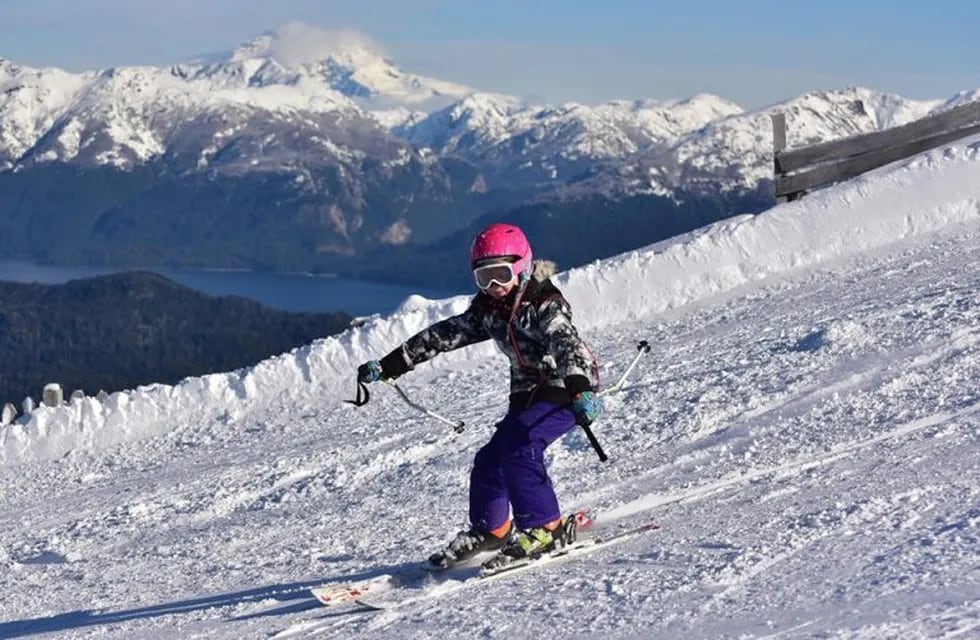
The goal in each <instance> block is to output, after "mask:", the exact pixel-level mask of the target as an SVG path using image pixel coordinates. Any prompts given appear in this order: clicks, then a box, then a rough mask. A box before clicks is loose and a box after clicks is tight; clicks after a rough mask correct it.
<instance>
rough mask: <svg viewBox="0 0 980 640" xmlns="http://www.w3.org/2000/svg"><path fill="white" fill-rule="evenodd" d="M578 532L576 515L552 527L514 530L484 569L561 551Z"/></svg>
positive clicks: (490, 569) (494, 568)
mask: <svg viewBox="0 0 980 640" xmlns="http://www.w3.org/2000/svg"><path fill="white" fill-rule="evenodd" d="M577 533H578V519H577V517H575V516H572V517H568V518H562V519H561V520H559V521H558V524H557V525H556V526H554V527H553V528H550V529H549V528H548V527H547V526H542V527H533V528H531V529H523V530H518V531H514V532H513V533H512V534H511V535H510V537H508V539H507V543H506V544H505V545H504V546H503V547H502V548H501V549H500V551H499V552H498V553H497V555H495V556H494V557H492V558H490V559H489V560H487V561H486V562H484V563H483V569H484V570H485V571H491V572H492V571H497V570H499V569H501V568H503V567H505V566H507V565H508V564H510V563H512V562H514V561H516V560H522V559H531V560H533V559H534V558H537V557H539V556H541V555H544V554H546V553H553V552H555V551H559V550H561V549H563V548H564V547H566V546H568V545H570V544H571V543H573V542H575V540H576V538H577Z"/></svg>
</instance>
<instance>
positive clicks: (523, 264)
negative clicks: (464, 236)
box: [470, 223, 532, 275]
mask: <svg viewBox="0 0 980 640" xmlns="http://www.w3.org/2000/svg"><path fill="white" fill-rule="evenodd" d="M503 257H512V258H515V260H514V262H513V263H512V264H513V265H514V266H513V269H514V272H515V273H520V274H526V275H530V274H531V261H532V257H531V245H530V243H528V241H527V238H526V237H524V232H523V231H521V230H520V228H519V227H515V226H514V225H512V224H503V223H497V224H492V225H490V226H489V227H487V228H486V229H484V230H483V231H481V232H480V233H479V234H477V236H476V237H475V238H473V246H472V247H470V266H471V267H475V266H476V263H477V262H479V261H481V260H486V259H487V258H503Z"/></svg>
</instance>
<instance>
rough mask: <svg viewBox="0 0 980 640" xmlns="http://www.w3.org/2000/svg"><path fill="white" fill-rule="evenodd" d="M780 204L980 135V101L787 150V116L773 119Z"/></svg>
mask: <svg viewBox="0 0 980 640" xmlns="http://www.w3.org/2000/svg"><path fill="white" fill-rule="evenodd" d="M772 129H773V147H774V149H773V150H774V154H773V165H774V167H773V168H774V170H775V182H776V201H777V202H785V201H787V200H796V199H797V198H799V197H801V196H802V195H803V194H805V193H806V192H807V191H809V190H810V189H814V188H816V187H822V186H825V185H828V184H832V183H834V182H840V181H842V180H848V179H850V178H853V177H855V176H858V175H860V174H862V173H865V172H867V171H871V170H872V169H876V168H878V167H881V166H884V165H886V164H889V163H891V162H895V161H896V160H902V159H903V158H909V157H911V156H914V155H916V154H917V153H922V152H923V151H927V150H929V149H934V148H936V147H940V146H942V145H944V144H948V143H950V142H952V141H954V140H958V139H960V138H965V137H966V136H969V135H973V134H977V133H980V101H977V102H970V103H968V104H964V105H960V106H959V107H955V108H953V109H950V110H948V111H943V112H942V113H937V114H934V115H931V116H927V117H925V118H922V119H920V120H916V121H915V122H910V123H909V124H906V125H903V126H901V127H894V128H892V129H886V130H884V131H877V132H875V133H866V134H862V135H857V136H851V137H850V138H843V139H841V140H832V141H830V142H821V143H819V144H813V145H810V146H807V147H800V148H798V149H788V150H787V149H786V114H784V113H774V114H772Z"/></svg>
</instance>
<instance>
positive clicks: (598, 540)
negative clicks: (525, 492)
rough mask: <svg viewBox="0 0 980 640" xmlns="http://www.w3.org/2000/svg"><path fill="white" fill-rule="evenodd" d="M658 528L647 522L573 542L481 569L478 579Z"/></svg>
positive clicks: (545, 561) (572, 555)
mask: <svg viewBox="0 0 980 640" xmlns="http://www.w3.org/2000/svg"><path fill="white" fill-rule="evenodd" d="M659 528H660V525H659V524H657V523H655V522H647V523H645V524H642V525H639V526H637V527H633V528H630V529H625V530H623V531H618V532H616V533H613V534H610V535H606V536H601V535H599V536H592V537H587V538H584V539H581V540H576V541H575V542H573V543H571V544H569V545H566V546H564V547H562V548H561V549H556V550H554V551H550V552H548V553H543V554H541V555H538V556H533V557H530V558H523V559H521V560H515V561H514V562H511V563H509V564H505V565H503V566H502V567H499V568H496V569H482V570H481V571H480V575H479V578H480V579H481V580H488V579H491V578H494V577H495V576H499V575H502V574H508V573H514V572H517V571H522V570H524V569H528V568H531V567H538V566H542V565H545V564H550V563H552V562H556V561H558V560H564V559H566V558H571V557H575V556H581V555H587V554H589V553H592V552H594V551H598V550H599V549H601V548H602V547H607V546H609V545H611V544H616V543H617V542H621V541H623V540H626V539H627V538H632V537H634V536H637V535H639V534H641V533H646V532H647V531H656V530H657V529H659Z"/></svg>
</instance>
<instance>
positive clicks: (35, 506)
mask: <svg viewBox="0 0 980 640" xmlns="http://www.w3.org/2000/svg"><path fill="white" fill-rule="evenodd" d="M978 177H980V139H977V138H974V139H968V140H965V141H963V142H961V143H959V144H955V145H951V146H950V147H947V148H945V149H941V150H937V151H935V152H932V153H929V154H924V155H922V156H919V157H917V158H915V159H912V160H911V161H908V162H904V163H899V164H896V165H892V166H890V167H887V168H884V169H882V170H879V171H877V172H875V173H873V174H869V175H867V176H864V177H862V178H860V179H857V180H854V181H851V182H849V183H847V184H844V185H839V186H837V187H834V188H831V189H827V190H825V191H822V192H819V193H815V194H812V195H811V196H808V197H807V198H805V199H804V200H802V201H799V202H795V203H789V204H786V205H781V206H779V207H776V208H775V209H773V210H771V211H769V212H767V213H764V214H762V215H759V216H755V217H748V216H746V217H739V218H734V219H731V220H727V221H724V222H722V223H719V224H716V225H714V226H712V227H708V228H705V229H702V230H699V231H697V232H695V233H692V234H689V235H687V236H685V237H681V238H675V239H672V240H670V241H668V242H665V243H661V244H659V245H655V246H651V247H648V248H645V249H643V250H640V251H635V252H631V253H628V254H624V255H621V256H618V257H615V258H612V259H609V260H604V261H600V262H597V263H595V264H592V265H588V266H586V267H583V268H580V269H575V270H572V271H570V272H566V273H564V274H562V275H561V276H560V277H559V278H558V281H559V282H558V283H559V286H560V287H561V288H562V289H563V290H564V291H565V292H566V293H567V295H568V297H569V298H570V300H571V301H572V305H573V308H574V310H575V313H576V319H577V322H578V324H579V325H580V326H581V327H582V328H583V331H584V333H585V335H586V337H587V338H588V340H589V341H590V342H591V343H592V345H593V347H594V348H595V350H596V352H597V354H598V356H599V357H600V360H601V361H602V363H603V368H602V375H603V378H604V380H606V381H608V382H612V381H614V380H615V379H616V378H617V377H618V374H619V372H620V371H621V370H622V367H623V366H625V364H626V363H627V362H628V361H629V359H630V358H632V356H633V354H634V353H635V348H636V342H637V341H638V340H648V341H649V343H650V345H651V347H652V350H651V353H650V354H649V355H647V356H645V357H644V359H643V360H642V361H641V364H640V365H639V366H638V367H637V369H636V370H635V372H634V374H633V376H632V378H631V380H630V381H629V383H628V384H627V385H626V387H625V389H624V390H623V391H621V392H620V393H618V394H615V395H612V396H610V397H609V398H608V400H607V403H606V406H607V411H606V414H605V415H604V416H603V418H602V419H601V421H600V422H599V423H598V424H597V425H595V431H596V433H597V435H598V437H599V438H600V440H601V441H602V444H603V445H604V447H605V449H606V451H607V453H609V455H610V457H611V461H610V462H609V463H606V464H603V463H600V462H599V461H598V459H597V458H596V457H595V454H594V453H593V452H592V451H591V449H590V448H589V445H588V443H587V442H586V441H585V439H584V437H583V436H582V435H581V434H578V433H576V434H574V435H572V436H569V437H567V438H566V439H565V440H563V441H560V442H559V443H556V444H555V445H554V446H553V447H552V448H551V449H550V450H549V456H550V468H551V470H552V475H553V479H554V481H555V484H556V486H557V488H558V490H559V495H560V497H561V498H562V500H563V503H564V505H565V507H566V508H567V509H572V508H580V507H587V508H590V509H593V510H595V511H596V512H597V513H598V514H600V516H599V522H600V524H605V525H610V526H615V525H625V524H627V523H631V522H636V521H638V520H643V519H646V518H650V517H651V516H653V517H655V518H656V519H657V520H658V521H659V523H660V524H661V525H662V528H661V529H660V530H659V531H657V532H654V533H650V534H649V535H645V536H643V537H639V538H636V539H634V540H630V541H628V542H624V543H623V544H621V545H618V546H616V547H614V548H610V549H608V550H605V551H600V552H597V553H595V554H594V555H590V556H587V557H583V558H582V559H580V560H574V561H569V562H564V563H560V564H556V565H554V566H553V567H551V568H548V569H543V570H534V571H528V572H525V573H523V574H522V575H519V576H515V577H514V578H512V579H508V580H502V581H499V582H494V583H491V584H488V585H485V586H484V585H477V586H473V587H469V588H465V589H459V590H447V591H446V592H445V593H442V594H440V595H439V596H438V597H432V598H420V599H418V600H416V601H413V602H411V603H409V604H407V605H406V606H404V607H401V608H398V609H394V610H391V611H385V612H363V611H356V610H339V611H333V610H327V609H323V608H320V607H319V605H316V604H315V603H314V602H313V601H312V599H311V598H310V596H309V594H308V589H309V587H311V586H315V585H318V584H321V583H324V582H330V581H338V580H343V579H348V578H352V577H361V578H363V577H371V576H376V575H379V574H381V573H383V572H385V571H388V570H391V569H393V568H397V567H399V566H403V565H405V564H406V563H409V562H412V561H415V560H417V559H419V558H421V557H423V556H424V555H427V554H428V552H430V551H431V550H433V549H434V548H436V547H438V546H439V545H441V544H442V543H443V542H445V540H446V539H447V537H448V536H450V535H452V534H453V533H454V532H455V531H456V530H457V529H458V528H460V527H462V526H463V525H464V524H465V517H466V482H467V478H468V471H469V465H470V461H471V459H472V456H473V454H474V453H475V452H476V450H477V449H478V448H479V446H481V444H482V443H483V442H484V441H486V439H487V438H488V437H489V433H490V430H491V428H492V425H493V423H494V421H495V419H496V418H497V417H499V416H500V415H501V414H502V412H503V410H504V408H505V403H506V392H507V381H506V380H505V379H504V378H503V377H502V376H501V374H500V367H501V365H502V364H503V362H504V361H503V357H502V356H500V355H498V354H497V353H496V352H495V351H494V350H493V348H492V347H491V346H489V345H482V346H479V347H474V348H470V349H467V350H462V351H458V352H455V353H453V354H449V355H446V356H443V357H441V358H440V359H438V360H436V361H434V362H432V363H429V364H426V365H422V366H420V367H419V368H418V369H417V370H416V371H415V372H413V373H411V374H409V375H408V376H406V377H405V378H403V379H402V380H401V381H400V383H401V384H402V386H403V387H404V388H405V389H406V391H408V392H409V393H411V394H412V397H413V398H414V399H415V400H417V401H418V402H421V403H423V404H425V405H427V406H430V407H431V408H433V409H436V410H437V411H439V412H441V413H444V414H445V415H447V416H450V417H453V418H455V419H462V420H465V422H466V424H467V429H466V431H465V432H463V433H462V434H459V435H457V434H453V433H452V431H451V430H450V429H449V428H448V427H446V426H445V425H442V424H440V423H438V422H435V421H433V420H431V419H429V418H426V417H425V416H422V415H420V414H418V413H415V412H413V410H412V409H410V408H409V407H407V406H406V405H404V404H403V403H401V402H400V400H399V399H398V398H397V396H396V395H395V393H394V391H393V390H392V389H389V388H386V387H384V386H382V385H377V386H376V387H375V388H373V399H372V401H371V403H370V404H368V405H367V406H365V407H362V408H354V407H352V406H350V405H347V404H343V403H342V402H341V401H342V400H343V399H346V398H350V397H353V392H354V386H353V382H352V380H353V378H352V375H353V369H354V368H355V367H356V365H357V364H358V363H360V362H362V361H363V360H365V359H367V358H369V357H376V356H380V355H383V354H384V353H386V352H387V351H388V350H389V349H391V348H392V347H394V346H395V345H397V344H398V343H399V342H400V341H401V340H403V339H404V338H406V337H407V336H409V335H411V334H412V333H413V332H415V331H417V330H418V329H421V328H422V327H424V326H426V325H427V324H429V323H430V322H432V321H434V320H436V319H438V318H442V317H445V316H446V315H448V314H450V313H453V312H456V311H459V310H462V309H463V308H464V307H465V305H466V299H465V298H460V299H452V300H445V301H426V300H424V299H421V298H412V299H409V300H407V301H406V302H405V304H404V305H403V307H402V309H401V310H400V311H398V312H396V313H395V314H392V315H391V316H387V317H372V318H369V319H367V320H366V322H365V323H364V324H363V325H362V326H360V327H358V328H356V329H352V330H350V331H349V332H347V333H346V334H344V335H342V336H338V337H336V338H330V339H327V340H322V341H319V342H317V343H314V344H313V345H310V346H308V347H305V348H302V349H298V350H296V351H294V352H291V353H288V354H283V355H282V356H279V357H277V358H273V359H270V360H268V361H265V362H263V363H261V364H259V365H257V366H256V367H254V368H251V369H249V370H244V371H237V372H229V373H223V374H216V375H212V376H206V377H203V378H193V379H188V380H186V381H184V382H183V383H181V384H179V385H176V386H173V387H170V386H164V385H156V386H151V387H144V388H140V389H138V390H135V391H132V392H127V393H122V394H114V395H113V396H112V397H110V399H109V401H108V402H107V403H106V404H105V405H102V404H99V403H97V402H96V401H95V400H86V401H83V402H76V403H75V404H73V405H70V406H67V407H64V408H61V409H57V410H55V409H47V408H42V409H39V410H38V411H36V412H35V413H34V414H33V415H32V416H31V417H30V419H29V420H27V421H25V422H22V423H19V424H17V425H13V426H10V427H7V428H5V429H4V430H3V432H2V433H0V486H3V488H4V489H3V491H2V493H0V593H2V594H3V596H2V597H0V637H3V638H18V637H57V638H181V639H183V638H219V639H220V638H236V639H238V638H267V637H279V638H287V637H288V638H296V637H300V638H303V637H323V638H354V637H357V638H395V637H397V638H452V637H464V636H465V637H484V638H504V637H508V638H514V637H546V636H548V635H552V634H555V633H561V634H562V635H563V636H570V637H583V638H586V637H589V638H591V637H603V638H649V637H658V638H861V639H865V638H903V639H904V638H977V637H980V539H978V538H980V532H978V525H980V384H978V381H980V257H978V256H980V179H978ZM532 241H533V239H532ZM461 268H465V267H464V266H462V265H461Z"/></svg>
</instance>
